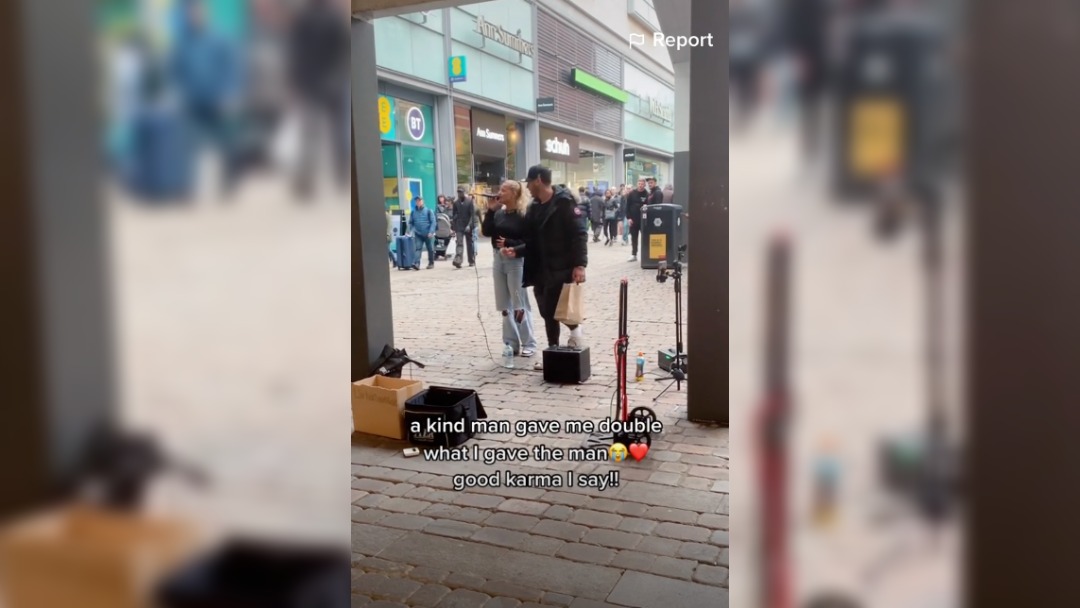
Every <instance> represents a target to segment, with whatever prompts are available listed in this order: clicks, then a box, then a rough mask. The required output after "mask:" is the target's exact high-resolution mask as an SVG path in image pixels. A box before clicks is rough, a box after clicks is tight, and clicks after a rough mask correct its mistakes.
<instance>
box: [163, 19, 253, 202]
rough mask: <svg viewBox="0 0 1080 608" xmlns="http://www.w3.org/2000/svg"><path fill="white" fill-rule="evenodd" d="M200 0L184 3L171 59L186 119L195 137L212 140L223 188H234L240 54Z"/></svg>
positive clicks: (236, 168)
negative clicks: (217, 29) (210, 21)
mask: <svg viewBox="0 0 1080 608" xmlns="http://www.w3.org/2000/svg"><path fill="white" fill-rule="evenodd" d="M206 11H207V9H206V6H205V5H204V3H203V2H202V0H188V1H187V2H186V3H185V4H184V12H183V26H182V28H181V31H180V34H179V35H178V36H177V39H176V43H175V48H174V51H173V54H172V57H171V59H170V72H171V75H172V78H173V79H174V81H175V83H176V86H177V91H178V92H179V97H180V103H181V106H182V108H183V112H184V115H185V117H186V120H187V124H188V125H189V127H190V128H191V129H192V131H193V132H194V133H195V134H196V136H197V137H198V139H200V140H205V141H208V142H211V143H212V145H214V146H216V147H217V149H218V152H219V153H220V156H221V167H222V169H221V188H222V192H223V194H225V195H229V194H231V193H232V192H233V190H234V188H235V186H236V183H237V178H238V166H237V162H236V153H235V145H234V143H235V142H234V137H233V132H232V129H233V125H234V122H235V121H234V119H235V112H236V109H237V107H238V104H239V95H240V92H241V91H240V86H239V71H240V66H239V65H238V64H239V54H238V52H237V50H236V48H235V47H234V46H233V45H232V44H231V43H230V42H229V40H228V39H226V38H225V37H224V36H222V35H220V34H219V33H218V32H216V31H215V30H214V29H213V28H212V27H211V25H210V23H209V18H208V16H207V12H206Z"/></svg>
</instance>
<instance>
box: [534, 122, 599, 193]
mask: <svg viewBox="0 0 1080 608" xmlns="http://www.w3.org/2000/svg"><path fill="white" fill-rule="evenodd" d="M540 159H541V163H542V164H544V165H545V166H547V167H548V168H550V169H551V178H552V183H555V184H566V186H567V187H569V188H570V189H572V190H574V191H576V190H577V189H578V188H579V187H585V188H600V189H602V190H607V189H608V188H611V187H614V186H618V185H619V184H618V182H616V181H615V177H616V174H615V167H616V166H617V163H616V162H615V146H614V144H612V143H610V142H605V141H602V140H597V139H595V138H590V137H583V136H580V135H576V134H573V133H567V132H565V131H559V130H555V129H552V128H549V127H540Z"/></svg>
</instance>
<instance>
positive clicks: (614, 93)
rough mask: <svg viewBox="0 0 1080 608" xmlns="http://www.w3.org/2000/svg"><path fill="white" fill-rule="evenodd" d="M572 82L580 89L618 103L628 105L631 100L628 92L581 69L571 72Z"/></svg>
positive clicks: (574, 69) (573, 69)
mask: <svg viewBox="0 0 1080 608" xmlns="http://www.w3.org/2000/svg"><path fill="white" fill-rule="evenodd" d="M570 82H571V83H572V84H573V85H574V86H576V87H578V88H580V89H584V90H586V91H589V92H590V93H595V94H597V95H599V96H601V97H604V98H606V99H610V100H611V101H615V102H618V103H626V101H627V100H628V99H630V94H629V93H627V92H626V91H624V90H622V89H620V88H619V87H617V86H615V85H613V84H610V83H608V82H605V81H603V80H601V79H600V78H599V77H597V76H593V75H592V74H590V73H588V72H586V71H585V70H582V69H579V68H572V69H571V70H570Z"/></svg>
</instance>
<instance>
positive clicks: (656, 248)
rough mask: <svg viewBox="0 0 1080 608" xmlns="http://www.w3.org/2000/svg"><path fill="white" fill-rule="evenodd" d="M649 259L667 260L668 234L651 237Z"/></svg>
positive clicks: (651, 235) (652, 235)
mask: <svg viewBox="0 0 1080 608" xmlns="http://www.w3.org/2000/svg"><path fill="white" fill-rule="evenodd" d="M649 257H650V258H652V259H654V260H662V259H665V258H667V235H666V234H650V235H649Z"/></svg>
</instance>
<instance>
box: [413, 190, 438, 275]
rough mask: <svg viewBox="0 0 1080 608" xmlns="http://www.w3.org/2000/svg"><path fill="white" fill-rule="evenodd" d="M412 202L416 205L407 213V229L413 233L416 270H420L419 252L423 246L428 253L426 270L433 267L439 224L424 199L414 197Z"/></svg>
mask: <svg viewBox="0 0 1080 608" xmlns="http://www.w3.org/2000/svg"><path fill="white" fill-rule="evenodd" d="M413 203H414V204H415V205H416V210H415V211H413V212H412V214H410V215H409V230H411V231H412V233H413V238H414V239H415V240H416V252H417V253H416V266H415V268H416V269H417V270H420V254H421V253H422V251H423V250H422V249H420V247H421V246H422V247H424V248H426V249H427V253H428V265H427V267H428V270H430V269H432V268H434V267H435V230H436V229H437V228H438V226H439V224H438V222H437V221H436V219H435V212H434V211H432V210H431V209H428V208H427V207H425V206H424V199H423V198H422V197H419V196H418V197H416V198H414V199H413Z"/></svg>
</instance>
